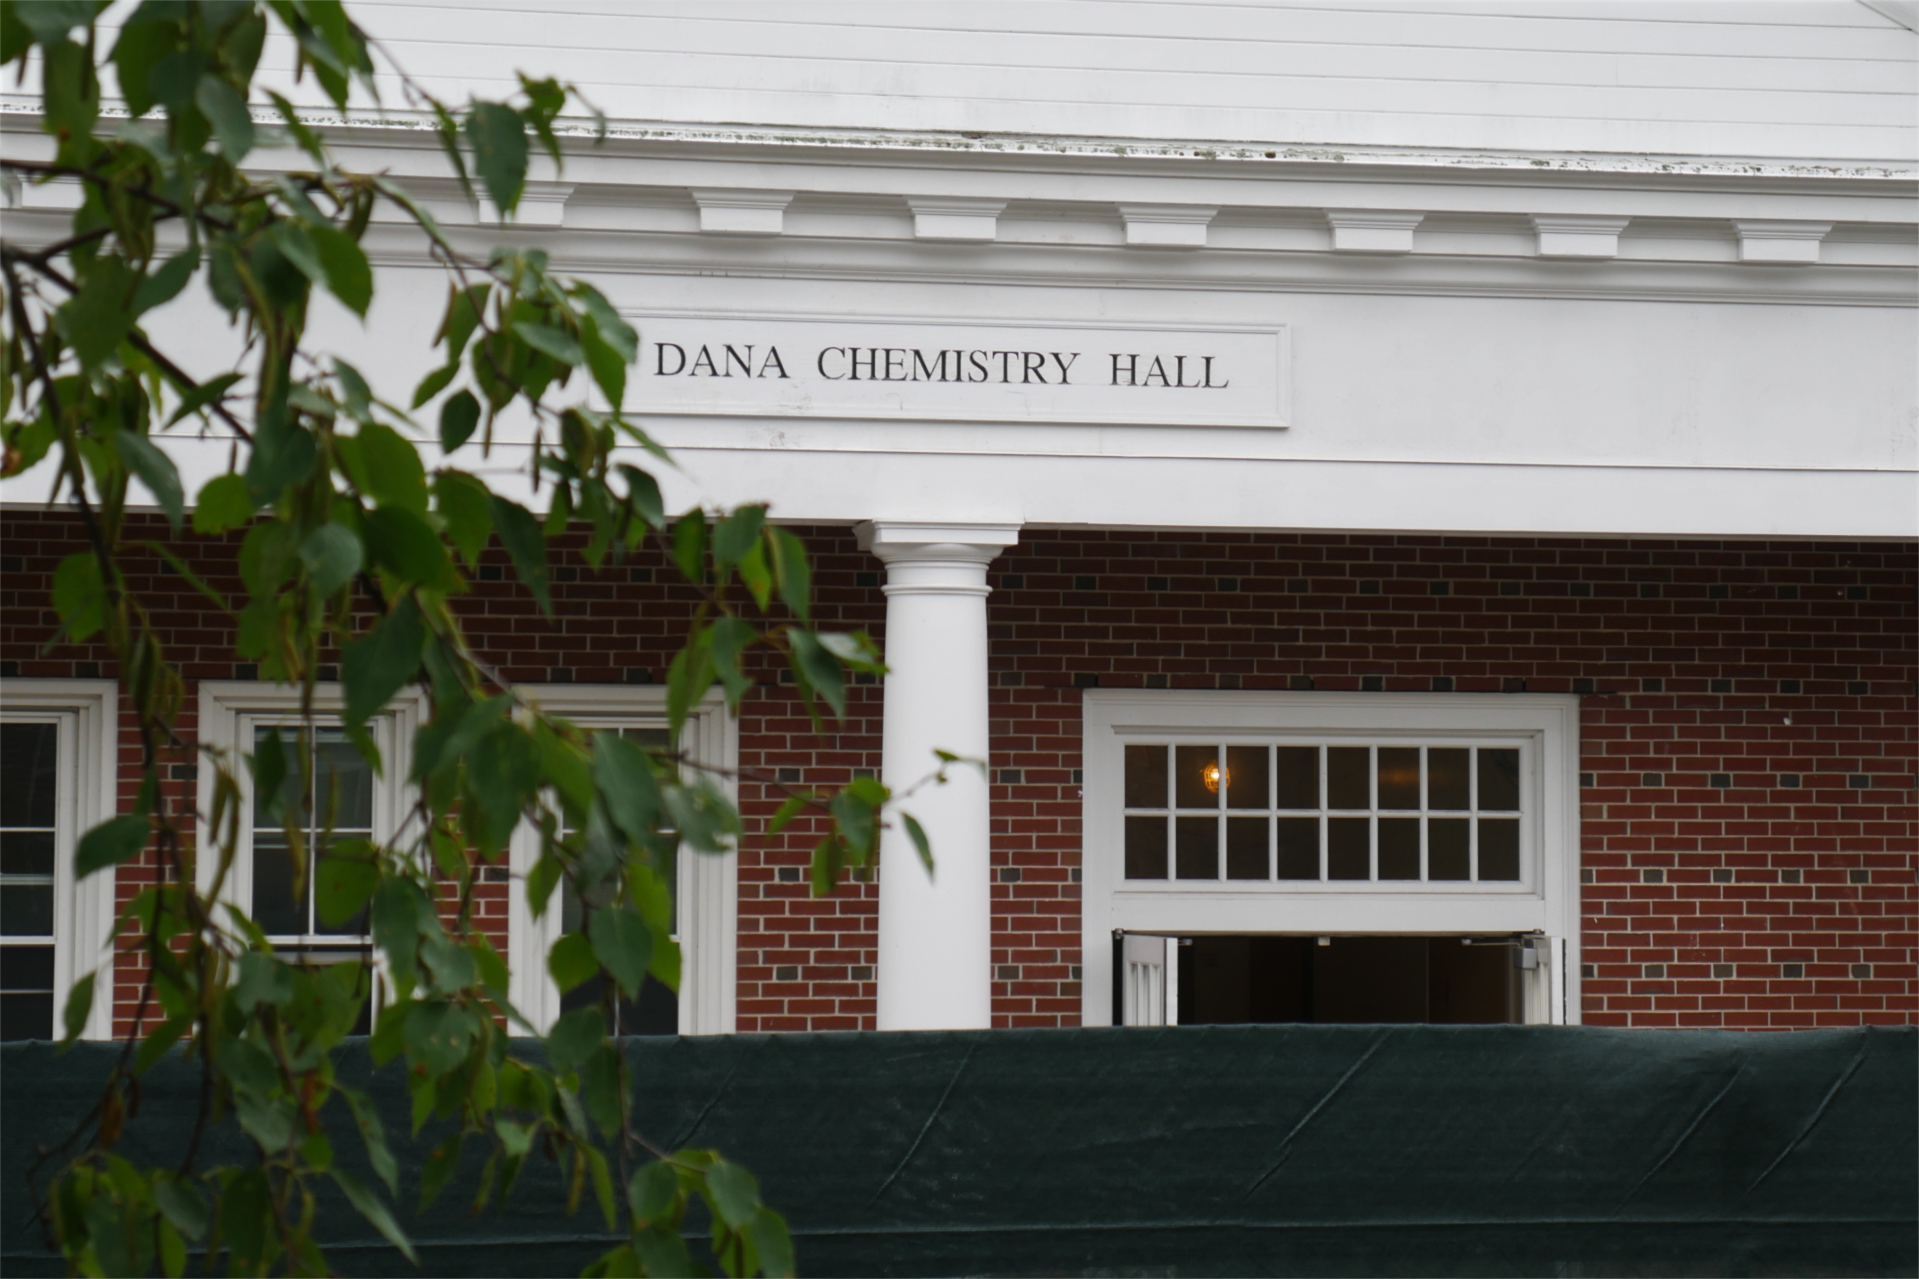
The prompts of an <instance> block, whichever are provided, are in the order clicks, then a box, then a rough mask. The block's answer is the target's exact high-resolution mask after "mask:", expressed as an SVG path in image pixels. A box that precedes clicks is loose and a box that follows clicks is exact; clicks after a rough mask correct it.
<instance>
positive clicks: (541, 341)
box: [513, 320, 586, 365]
mask: <svg viewBox="0 0 1919 1279" xmlns="http://www.w3.org/2000/svg"><path fill="white" fill-rule="evenodd" d="M513 332H514V333H515V334H516V335H518V337H519V339H520V341H522V342H524V343H526V344H527V345H528V346H530V347H532V348H533V349H534V350H536V351H538V352H540V353H541V354H543V355H550V356H552V357H553V358H554V359H556V360H558V361H559V362H560V363H562V364H572V365H580V364H584V363H586V353H585V352H584V351H582V350H580V344H579V343H578V342H575V341H574V340H573V339H572V338H571V337H570V336H568V335H567V334H565V333H563V332H561V331H560V330H559V329H556V328H553V327H551V326H549V325H545V324H532V323H529V322H528V321H525V320H521V321H519V322H518V323H516V324H514V326H513Z"/></svg>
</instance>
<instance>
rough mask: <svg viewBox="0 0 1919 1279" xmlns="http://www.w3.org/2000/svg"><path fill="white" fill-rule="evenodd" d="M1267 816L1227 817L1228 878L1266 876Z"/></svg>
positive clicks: (1259, 877)
mask: <svg viewBox="0 0 1919 1279" xmlns="http://www.w3.org/2000/svg"><path fill="white" fill-rule="evenodd" d="M1269 877H1270V874H1269V871H1268V869H1267V864H1266V819H1265V818H1264V817H1228V818H1227V819H1226V878H1228V879H1267V878H1269Z"/></svg>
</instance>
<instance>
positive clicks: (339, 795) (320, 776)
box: [313, 729, 373, 833]
mask: <svg viewBox="0 0 1919 1279" xmlns="http://www.w3.org/2000/svg"><path fill="white" fill-rule="evenodd" d="M314 737H315V741H314V743H313V791H314V795H315V796H316V798H317V799H318V801H319V802H318V803H317V804H316V805H315V807H316V808H317V809H318V811H319V814H320V820H321V821H326V820H327V819H328V818H329V817H330V818H331V819H332V824H333V829H335V830H337V831H347V832H356V833H357V832H362V831H370V830H372V829H373V765H372V764H371V763H370V762H368V761H367V760H366V759H364V758H362V757H361V755H360V753H359V752H358V751H357V750H355V749H354V747H353V744H352V743H351V742H349V741H347V740H346V738H345V736H344V735H343V734H340V733H339V732H338V730H329V729H320V730H318V731H317V732H316V733H315V734H314Z"/></svg>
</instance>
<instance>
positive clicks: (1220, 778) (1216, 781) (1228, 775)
mask: <svg viewBox="0 0 1919 1279" xmlns="http://www.w3.org/2000/svg"><path fill="white" fill-rule="evenodd" d="M1199 775H1200V778H1201V780H1203V781H1204V782H1205V783H1206V789H1207V790H1209V791H1211V792H1212V793H1213V794H1215V795H1217V794H1219V788H1220V787H1222V786H1231V785H1232V784H1233V774H1232V771H1231V770H1230V769H1224V768H1221V767H1220V766H1219V761H1218V760H1216V759H1213V760H1208V761H1207V762H1206V767H1205V768H1203V769H1201V770H1200V774H1199Z"/></svg>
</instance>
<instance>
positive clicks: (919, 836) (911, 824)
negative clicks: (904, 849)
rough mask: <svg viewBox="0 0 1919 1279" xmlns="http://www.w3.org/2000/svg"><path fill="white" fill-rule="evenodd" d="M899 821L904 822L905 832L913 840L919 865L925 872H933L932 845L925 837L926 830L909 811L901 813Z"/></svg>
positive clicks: (929, 873)
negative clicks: (918, 856) (924, 868)
mask: <svg viewBox="0 0 1919 1279" xmlns="http://www.w3.org/2000/svg"><path fill="white" fill-rule="evenodd" d="M900 821H901V822H903V823H905V826H906V834H907V837H908V838H909V839H911V840H912V841H913V848H914V850H915V851H916V852H918V853H919V855H920V865H922V866H924V867H926V873H927V874H928V875H931V874H932V873H933V845H932V842H931V841H930V840H928V839H927V838H926V830H925V828H924V827H922V826H921V825H920V824H919V822H918V821H917V820H916V819H915V818H914V817H913V814H911V813H901V814H900Z"/></svg>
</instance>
